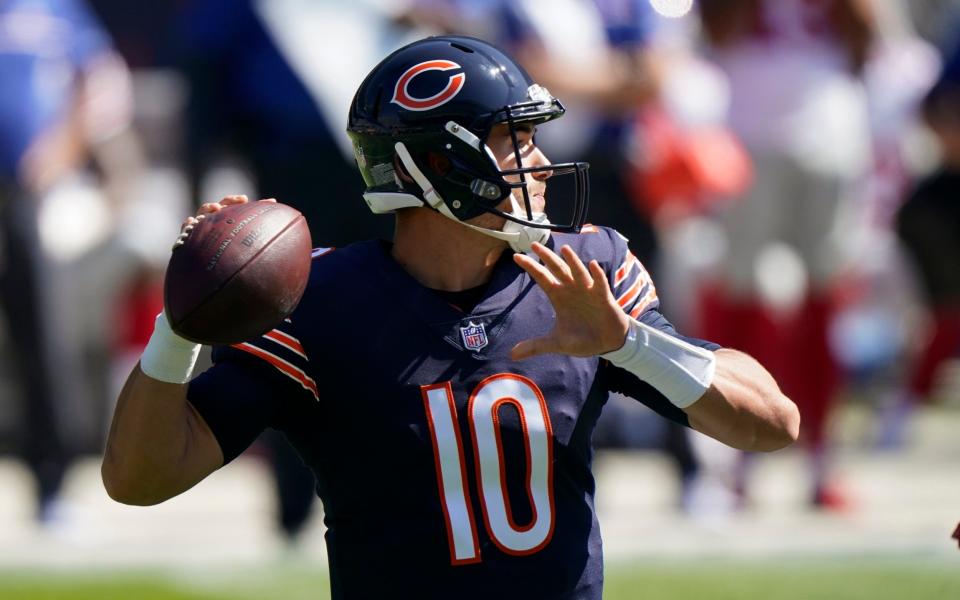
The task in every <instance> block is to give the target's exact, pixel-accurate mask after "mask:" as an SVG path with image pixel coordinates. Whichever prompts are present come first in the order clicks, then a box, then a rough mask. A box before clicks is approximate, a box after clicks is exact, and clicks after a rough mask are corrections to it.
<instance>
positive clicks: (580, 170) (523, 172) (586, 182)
mask: <svg viewBox="0 0 960 600" xmlns="http://www.w3.org/2000/svg"><path fill="white" fill-rule="evenodd" d="M530 109H533V110H530ZM500 112H503V113H505V115H506V119H505V120H504V121H501V122H505V123H507V127H508V128H509V130H510V139H511V141H512V142H513V154H514V157H515V160H516V164H518V165H522V164H523V157H522V155H521V152H520V140H519V139H518V138H517V131H516V128H515V125H516V124H517V121H516V120H515V117H514V115H515V114H519V116H520V118H521V119H522V121H520V122H524V123H526V122H531V121H533V122H543V121H546V120H549V119H550V118H552V117H556V116H557V115H558V114H561V115H562V114H563V113H564V112H565V109H564V108H563V105H562V104H560V101H559V100H557V99H555V98H554V99H553V100H552V102H551V103H550V104H549V108H545V106H544V103H543V102H537V101H532V102H524V103H521V104H514V105H513V106H505V107H504V108H503V109H501V111H500ZM589 168H590V165H589V164H588V163H585V162H566V163H558V164H551V165H547V166H542V167H523V168H518V169H508V170H506V171H499V173H500V175H501V176H510V175H516V176H519V177H520V181H519V182H509V181H505V180H504V181H503V182H497V183H496V188H497V189H499V190H500V194H498V199H499V200H502V199H503V198H506V197H507V196H508V195H510V194H511V193H512V191H513V190H515V189H519V190H520V192H521V194H522V195H523V208H524V210H525V211H526V219H523V218H520V217H518V216H516V215H514V214H510V213H505V212H503V211H502V210H499V209H497V208H495V207H487V208H486V210H487V211H488V212H491V213H493V214H496V215H498V216H501V217H503V218H505V219H507V220H510V221H513V222H515V223H519V224H520V225H527V226H529V227H537V228H541V229H549V230H551V231H557V232H560V233H579V232H580V228H581V227H582V226H583V223H584V221H585V220H586V218H587V209H588V208H589V205H590V179H589V177H588V176H587V170H588V169H589ZM536 173H549V177H551V178H552V177H556V176H560V175H570V174H572V175H573V177H574V192H575V197H574V209H573V214H572V215H571V217H570V223H569V224H565V225H564V224H554V223H537V222H535V221H534V220H533V208H532V204H531V202H530V194H529V192H528V190H527V175H533V174H536ZM478 183H479V185H477V184H478ZM490 183H491V182H483V181H480V180H477V181H475V182H474V184H475V185H474V186H473V190H474V193H476V194H477V195H479V196H486V197H489V196H487V194H485V193H483V192H484V191H486V190H487V189H490V188H489V187H486V186H485V185H484V184H487V185H490ZM483 188H486V189H483ZM491 191H492V190H491Z"/></svg>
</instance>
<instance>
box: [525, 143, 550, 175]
mask: <svg viewBox="0 0 960 600" xmlns="http://www.w3.org/2000/svg"><path fill="white" fill-rule="evenodd" d="M523 162H524V163H525V164H524V166H525V167H549V166H550V165H551V164H553V163H551V162H550V159H549V158H547V155H546V154H544V153H543V151H542V150H540V148H534V149H533V152H531V153H530V155H529V156H527V157H526V158H525V159H524V161H523ZM530 175H531V177H533V178H534V179H536V180H538V181H546V180H547V179H549V178H550V177H552V176H553V171H551V170H549V169H548V170H543V171H535V172H533V173H531V174H530Z"/></svg>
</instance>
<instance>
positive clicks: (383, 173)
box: [103, 36, 799, 600]
mask: <svg viewBox="0 0 960 600" xmlns="http://www.w3.org/2000/svg"><path fill="white" fill-rule="evenodd" d="M562 114H563V107H562V105H561V104H560V102H559V101H558V100H556V99H555V98H553V97H552V96H551V95H550V94H549V92H548V91H547V90H545V89H544V88H542V87H540V86H537V85H536V84H535V83H533V82H532V81H530V78H529V76H528V75H527V74H526V72H524V71H523V69H522V68H521V67H519V65H517V64H516V63H515V62H514V61H513V60H512V59H510V58H509V57H507V56H506V55H504V54H503V53H502V52H500V51H499V50H497V49H496V48H494V47H493V46H490V45H489V44H487V43H485V42H482V41H480V40H476V39H472V38H465V37H459V36H456V37H454V36H451V37H439V38H428V39H426V40H421V41H419V42H415V43H413V44H411V45H408V46H406V47H404V48H401V49H400V50H398V51H397V52H395V53H394V54H391V55H390V56H388V57H387V58H386V59H384V61H383V62H382V63H381V64H380V65H378V66H377V67H376V68H375V69H374V70H373V71H372V72H371V73H370V75H368V77H367V78H366V80H365V81H364V82H363V84H361V86H360V88H359V90H358V91H357V94H356V97H355V98H354V101H353V104H352V106H351V109H350V125H349V128H348V133H349V134H350V136H351V138H352V140H353V143H354V148H355V150H356V155H357V163H358V166H359V167H360V170H361V172H362V174H363V176H364V179H365V181H366V184H367V191H366V193H365V194H364V199H365V200H366V202H367V204H368V205H369V206H370V208H371V209H372V210H373V211H374V212H378V213H387V212H389V213H395V214H396V234H395V237H394V240H393V242H392V243H390V242H385V241H379V240H374V241H367V242H362V243H356V244H352V245H348V246H346V247H344V248H340V249H317V250H315V251H314V259H313V267H312V271H311V274H310V281H309V284H308V287H307V290H306V292H305V294H304V296H303V299H302V300H301V302H300V304H299V306H298V307H297V309H296V311H295V312H294V313H293V314H292V315H291V316H290V318H289V319H286V320H284V321H283V322H282V323H279V324H277V326H276V327H275V328H274V329H273V330H272V331H270V332H268V333H267V334H265V335H264V336H262V337H260V338H258V339H254V340H248V341H246V342H243V343H240V344H236V345H234V346H230V347H218V348H215V349H214V353H213V359H214V365H213V366H212V367H211V368H210V369H209V370H207V371H206V372H204V373H202V374H200V375H198V376H197V377H196V378H193V379H192V380H191V377H192V369H193V356H194V354H195V352H196V350H197V348H196V345H193V344H190V343H189V342H187V341H186V340H183V339H182V338H179V337H178V336H176V335H175V334H173V333H172V331H171V330H170V328H169V324H167V323H166V321H165V319H164V317H163V315H160V316H158V319H157V327H156V331H155V333H154V336H153V338H152V339H151V342H150V344H149V345H148V347H147V349H146V351H145V352H144V355H143V358H142V359H141V362H140V365H139V366H138V367H137V368H136V369H135V370H134V372H133V373H132V374H131V376H130V379H129V380H128V383H127V385H126V386H125V388H124V390H123V391H122V392H121V395H120V398H119V400H118V406H117V411H116V414H115V416H114V422H113V425H112V427H111V432H110V436H109V440H108V445H107V451H106V455H105V457H104V463H103V478H104V483H105V486H106V488H107V491H108V492H109V493H110V495H111V496H112V497H113V498H115V499H117V500H118V501H121V502H126V503H130V504H154V503H157V502H161V501H163V500H165V499H167V498H169V497H171V496H174V495H176V494H178V493H180V492H182V491H184V490H186V489H188V488H189V487H191V486H192V485H194V484H196V483H197V482H198V481H200V480H201V479H203V478H204V477H205V476H206V475H208V474H209V473H211V472H212V471H214V470H216V469H218V468H220V467H221V466H223V465H224V464H226V463H228V462H230V461H231V460H232V459H234V458H235V457H236V456H238V455H239V454H240V453H241V452H243V450H244V449H245V448H246V447H247V446H248V445H249V444H250V443H251V442H252V441H253V440H254V439H255V438H256V437H257V435H258V434H259V433H260V432H261V431H263V430H264V429H265V428H268V427H269V428H275V429H278V430H280V431H282V432H283V433H284V434H285V435H286V436H287V437H288V438H289V439H290V441H291V442H292V443H293V445H294V446H295V447H296V448H297V449H298V451H299V452H300V454H301V456H302V457H303V459H304V461H305V462H306V464H307V465H309V466H310V467H311V469H312V470H313V471H314V473H315V474H316V477H317V492H318V495H319V496H320V498H321V499H322V501H323V506H324V511H325V522H326V525H327V534H326V537H327V548H328V556H329V562H330V574H331V587H332V592H333V597H334V598H418V599H422V598H492V597H499V598H571V599H591V600H592V599H599V598H601V595H602V582H603V562H602V550H601V539H600V529H599V524H598V523H597V518H596V513H595V510H594V496H593V494H594V479H593V475H592V471H591V461H592V455H593V451H592V448H591V435H592V431H593V428H594V425H595V424H596V421H597V417H598V416H599V414H600V411H601V409H602V407H603V404H604V402H605V401H606V398H607V396H608V394H609V393H610V392H612V391H615V392H621V393H623V394H625V395H628V396H630V397H633V398H636V399H637V400H638V401H640V402H643V403H644V404H646V405H648V406H650V407H651V408H653V409H654V410H656V411H657V412H659V413H660V414H661V415H663V416H664V417H666V418H669V419H672V420H674V421H677V422H679V423H681V424H683V425H688V426H692V427H694V428H696V429H698V430H699V431H702V432H704V433H706V434H708V435H711V436H713V437H715V438H716V439H719V440H721V441H723V442H725V443H728V444H730V445H733V446H735V447H739V448H743V449H750V450H774V449H778V448H781V447H783V446H785V445H787V444H789V443H790V442H792V441H793V440H794V439H795V438H796V435H797V428H798V426H799V417H798V414H797V412H796V407H795V406H794V405H793V403H792V402H790V400H789V399H787V398H785V397H784V396H783V395H782V394H781V393H780V391H779V388H778V387H777V385H776V383H775V382H774V381H773V379H772V378H771V377H770V376H769V374H768V373H767V372H766V371H765V370H764V369H763V368H762V367H761V366H760V365H758V364H757V363H756V362H755V361H753V360H752V359H750V358H749V357H748V356H746V355H743V354H741V353H739V352H736V351H733V350H725V349H720V348H719V347H718V346H716V345H715V344H711V343H708V342H704V341H700V340H693V339H688V338H684V337H683V336H680V335H679V334H678V333H677V332H676V331H675V330H674V328H673V327H672V326H671V325H670V323H669V322H668V321H667V320H666V319H665V318H664V317H663V316H662V315H661V314H660V313H659V311H658V299H657V294H656V288H655V287H654V284H653V282H652V281H651V280H650V278H649V276H648V274H647V272H646V270H645V269H644V268H643V265H641V264H640V263H639V261H637V259H636V258H635V257H634V256H633V254H632V253H631V252H630V250H629V248H628V245H627V241H626V240H625V239H624V238H623V237H621V236H620V235H619V234H618V233H617V232H616V231H615V230H613V229H609V228H605V227H594V226H589V225H584V223H583V220H584V217H585V214H586V201H587V195H588V186H587V179H586V173H587V165H586V164H584V163H566V164H551V163H550V162H549V161H548V160H547V159H546V157H545V156H544V155H543V154H542V152H540V150H539V149H538V148H537V147H536V144H535V142H534V132H535V127H536V126H537V125H539V124H542V123H545V122H547V121H550V120H552V119H554V118H557V117H559V116H561V115H562ZM561 176H566V178H567V179H568V181H569V182H570V183H571V184H572V185H571V186H570V187H571V188H572V192H571V194H570V195H569V197H568V198H569V202H567V206H566V207H565V210H566V214H565V217H566V218H564V219H562V220H559V221H558V220H556V216H555V213H554V212H551V217H554V219H553V220H551V219H548V218H547V215H546V210H545V209H546V204H547V203H546V189H547V180H548V179H550V180H551V183H550V185H551V186H554V185H555V182H554V180H555V179H559V178H560V177H561ZM552 189H553V187H551V190H552ZM245 201H246V199H245V198H243V197H228V198H225V199H224V200H222V201H221V202H220V203H211V204H208V205H204V206H203V207H201V210H200V214H201V215H203V214H208V213H212V212H215V211H217V210H219V209H220V208H221V207H222V206H223V205H226V204H231V203H238V202H245ZM193 222H194V218H190V219H188V220H187V221H186V222H185V223H186V224H187V225H189V224H191V223H193ZM185 229H187V231H185V234H188V231H189V230H188V228H185Z"/></svg>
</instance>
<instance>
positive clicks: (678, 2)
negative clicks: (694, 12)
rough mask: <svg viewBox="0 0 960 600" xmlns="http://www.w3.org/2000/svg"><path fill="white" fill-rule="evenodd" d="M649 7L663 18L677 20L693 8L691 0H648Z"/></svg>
mask: <svg viewBox="0 0 960 600" xmlns="http://www.w3.org/2000/svg"><path fill="white" fill-rule="evenodd" d="M650 6H652V7H653V10H655V11H657V13H659V14H660V15H662V16H664V17H669V18H671V19H677V18H679V17H682V16H684V15H685V14H687V13H688V12H690V9H691V8H693V0H650Z"/></svg>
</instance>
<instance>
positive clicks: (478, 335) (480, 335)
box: [460, 321, 487, 350]
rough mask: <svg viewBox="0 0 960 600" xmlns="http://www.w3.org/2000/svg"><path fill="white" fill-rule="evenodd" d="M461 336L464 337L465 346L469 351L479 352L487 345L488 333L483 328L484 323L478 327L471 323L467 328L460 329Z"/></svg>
mask: <svg viewBox="0 0 960 600" xmlns="http://www.w3.org/2000/svg"><path fill="white" fill-rule="evenodd" d="M460 336H461V337H463V345H464V346H465V347H466V349H467V350H479V349H481V348H483V347H484V346H486V345H487V331H486V329H484V328H483V323H480V324H479V325H477V324H476V323H474V322H473V321H470V323H469V324H467V326H466V327H461V328H460Z"/></svg>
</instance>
